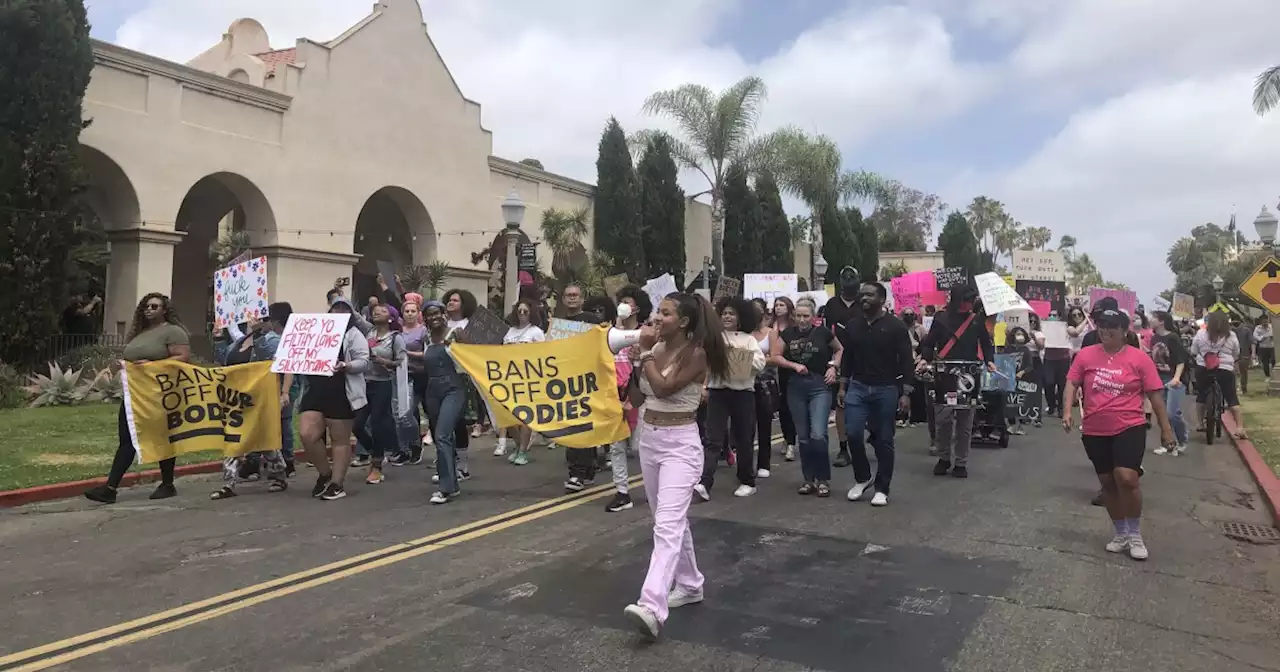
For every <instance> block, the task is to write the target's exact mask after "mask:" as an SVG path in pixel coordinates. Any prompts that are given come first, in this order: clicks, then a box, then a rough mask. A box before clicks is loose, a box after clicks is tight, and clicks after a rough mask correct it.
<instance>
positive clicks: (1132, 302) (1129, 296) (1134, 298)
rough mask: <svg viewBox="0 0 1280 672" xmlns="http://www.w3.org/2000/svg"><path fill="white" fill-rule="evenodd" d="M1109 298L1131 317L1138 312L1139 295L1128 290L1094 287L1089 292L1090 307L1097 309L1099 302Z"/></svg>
mask: <svg viewBox="0 0 1280 672" xmlns="http://www.w3.org/2000/svg"><path fill="white" fill-rule="evenodd" d="M1107 297H1110V298H1113V299H1115V300H1116V304H1118V305H1119V306H1120V308H1121V309H1122V310H1126V311H1128V312H1129V314H1130V315H1133V314H1134V313H1136V312H1137V311H1138V294H1137V293H1136V292H1131V291H1129V290H1127V289H1103V288H1101V287H1093V288H1091V289H1090V290H1089V305H1090V306H1094V307H1097V305H1098V301H1100V300H1102V299H1105V298H1107Z"/></svg>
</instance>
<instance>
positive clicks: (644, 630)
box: [624, 610, 658, 641]
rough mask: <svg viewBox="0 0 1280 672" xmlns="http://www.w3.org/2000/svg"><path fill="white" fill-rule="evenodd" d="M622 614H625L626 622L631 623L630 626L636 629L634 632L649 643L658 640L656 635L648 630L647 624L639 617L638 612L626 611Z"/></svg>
mask: <svg viewBox="0 0 1280 672" xmlns="http://www.w3.org/2000/svg"><path fill="white" fill-rule="evenodd" d="M624 613H625V614H626V617H627V620H629V621H631V626H632V627H634V628H635V629H636V632H639V633H640V634H641V635H643V636H644V637H645V638H646V639H648V640H649V641H654V640H656V639H658V635H657V633H655V632H654V631H653V630H651V629H649V624H648V623H647V622H646V621H645V620H644V617H643V616H641V615H640V613H639V612H636V611H630V610H628V611H626V612H624Z"/></svg>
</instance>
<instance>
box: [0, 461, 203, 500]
mask: <svg viewBox="0 0 1280 672" xmlns="http://www.w3.org/2000/svg"><path fill="white" fill-rule="evenodd" d="M219 471H222V463H221V462H200V463H198V464H186V465H183V466H180V467H178V468H176V469H174V475H175V476H190V475H192V474H213V473H217V472H219ZM158 480H160V470H159V469H149V470H147V471H131V472H129V473H127V474H125V475H124V481H123V482H121V484H120V486H121V487H126V486H131V485H139V484H142V483H152V482H155V481H158ZM106 482H107V479H106V477H105V476H104V477H101V478H91V479H88V480H84V481H71V482H69V483H53V484H51V485H38V486H36V487H34V488H22V489H21V490H6V491H3V492H0V508H10V507H14V506H22V505H24V504H34V503H36V502H48V501H52V500H55V499H67V498H69V497H79V496H80V494H81V493H83V492H84V491H85V490H88V489H89V488H92V487H93V486H95V485H102V484H103V483H106Z"/></svg>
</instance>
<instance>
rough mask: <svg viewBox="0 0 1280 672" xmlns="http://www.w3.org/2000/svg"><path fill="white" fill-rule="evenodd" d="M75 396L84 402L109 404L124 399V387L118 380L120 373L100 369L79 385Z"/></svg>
mask: <svg viewBox="0 0 1280 672" xmlns="http://www.w3.org/2000/svg"><path fill="white" fill-rule="evenodd" d="M76 396H77V397H79V398H80V399H83V400H85V401H94V402H103V403H111V402H118V401H120V400H121V399H123V398H124V385H123V384H122V383H121V380H120V372H119V371H114V370H112V369H102V370H101V371H98V372H97V373H95V374H94V375H93V377H92V378H90V379H89V380H86V381H84V383H83V384H81V385H80V389H78V390H77V391H76Z"/></svg>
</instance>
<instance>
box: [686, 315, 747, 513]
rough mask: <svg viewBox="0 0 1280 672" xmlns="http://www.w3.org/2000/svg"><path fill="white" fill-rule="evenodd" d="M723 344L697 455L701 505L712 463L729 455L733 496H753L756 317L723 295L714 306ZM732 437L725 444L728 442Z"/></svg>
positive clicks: (713, 475)
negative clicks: (722, 370)
mask: <svg viewBox="0 0 1280 672" xmlns="http://www.w3.org/2000/svg"><path fill="white" fill-rule="evenodd" d="M716 312H718V313H719V315H720V327H721V328H722V329H724V339H725V344H726V345H728V346H729V351H728V354H729V374H728V375H726V376H717V375H711V376H708V377H707V419H706V423H707V424H706V432H707V446H706V448H707V450H706V454H705V455H704V456H703V463H702V478H701V479H700V480H699V481H698V484H697V485H696V486H694V488H693V491H694V493H696V494H697V495H698V497H699V498H701V499H702V500H703V501H709V500H710V499H711V488H712V487H713V486H714V485H715V481H716V464H717V463H718V462H719V461H720V457H721V456H722V455H725V456H727V455H728V454H729V451H734V452H735V453H736V457H737V460H736V462H733V461H730V462H729V463H730V464H736V466H737V470H738V489H737V490H734V491H733V495H734V497H750V496H751V495H754V494H756V460H755V446H754V445H752V444H754V443H755V433H756V419H755V410H756V403H755V400H756V377H757V376H759V375H760V372H761V371H764V353H763V352H761V348H760V342H759V341H757V340H756V337H755V336H754V335H753V332H754V331H755V330H756V327H757V326H758V325H757V321H758V318H757V317H756V310H755V307H754V306H752V305H751V303H750V302H748V301H746V300H745V299H741V298H738V297H736V296H727V297H724V298H722V299H720V301H719V303H718V304H717V305H716ZM730 437H733V440H732V441H730V440H729V438H730Z"/></svg>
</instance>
